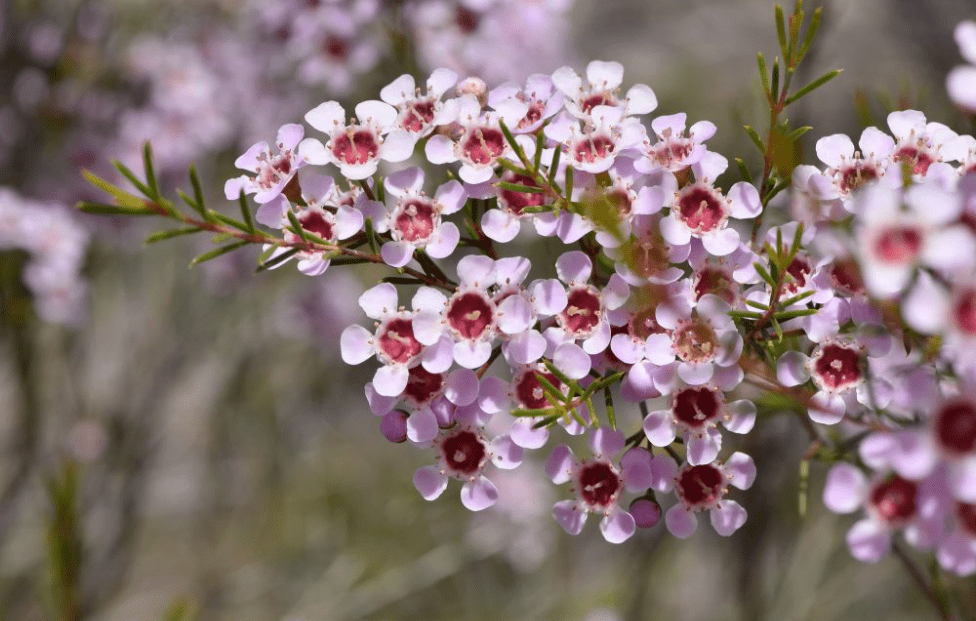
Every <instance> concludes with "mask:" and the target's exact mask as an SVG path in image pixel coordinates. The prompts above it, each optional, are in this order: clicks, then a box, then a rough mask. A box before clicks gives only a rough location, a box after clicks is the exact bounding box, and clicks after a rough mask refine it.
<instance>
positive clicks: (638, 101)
mask: <svg viewBox="0 0 976 621" xmlns="http://www.w3.org/2000/svg"><path fill="white" fill-rule="evenodd" d="M626 108H627V109H626V114H628V115H630V114H647V113H648V112H653V111H654V109H655V108H657V96H656V95H655V94H654V91H653V90H651V87H650V86H647V85H646V84H635V85H633V86H631V87H630V90H628V91H627V98H626Z"/></svg>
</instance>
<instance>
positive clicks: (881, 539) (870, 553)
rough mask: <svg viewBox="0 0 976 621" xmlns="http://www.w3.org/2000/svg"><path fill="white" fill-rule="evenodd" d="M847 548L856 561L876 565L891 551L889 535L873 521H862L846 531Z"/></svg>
mask: <svg viewBox="0 0 976 621" xmlns="http://www.w3.org/2000/svg"><path fill="white" fill-rule="evenodd" d="M847 547H848V548H850V550H851V556H853V557H854V558H856V559H857V560H859V561H861V562H863V563H876V562H878V561H880V560H881V559H882V558H884V556H885V555H886V554H888V550H890V549H891V533H890V532H889V531H888V530H887V529H885V528H884V527H883V526H881V525H880V524H878V523H877V522H875V521H874V520H871V519H864V520H861V521H860V522H858V523H856V524H854V526H852V527H851V529H850V530H849V531H847Z"/></svg>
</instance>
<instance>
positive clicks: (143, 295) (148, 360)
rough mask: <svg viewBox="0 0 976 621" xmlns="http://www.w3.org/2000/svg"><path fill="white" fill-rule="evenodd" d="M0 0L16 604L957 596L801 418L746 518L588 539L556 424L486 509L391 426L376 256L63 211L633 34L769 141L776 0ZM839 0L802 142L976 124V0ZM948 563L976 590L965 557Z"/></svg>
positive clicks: (215, 612) (884, 611) (765, 451)
mask: <svg viewBox="0 0 976 621" xmlns="http://www.w3.org/2000/svg"><path fill="white" fill-rule="evenodd" d="M0 2H2V4H0V279H2V287H3V289H2V296H0V300H2V304H3V306H2V311H3V312H2V313H0V321H2V324H0V329H2V333H0V348H2V354H0V620H4V621H7V620H9V621H35V620H36V621H41V620H44V621H80V620H83V619H84V620H99V621H116V620H118V621H142V620H162V619H168V620H172V621H177V620H180V619H199V620H201V621H217V620H228V621H230V620H234V621H251V620H254V621H266V620H277V619H281V620H288V621H299V620H303V621H318V620H322V621H332V620H337V621H338V620H353V619H411V620H412V619H431V620H436V619H452V620H482V619H484V620H489V619H502V620H509V619H559V620H568V621H576V620H580V621H583V620H587V621H616V620H623V619H626V620H630V619H633V620H637V619H674V620H683V619H689V620H697V619H715V620H726V619H728V620H739V619H742V620H747V619H750V620H751V619H775V620H777V621H792V620H796V621H800V620H810V621H814V620H816V621H833V620H838V621H839V620H858V621H873V620H881V619H884V620H886V621H896V620H908V619H919V620H923V619H934V618H936V617H935V616H934V613H933V612H932V610H931V608H930V607H928V604H927V602H925V601H924V600H923V598H922V597H921V595H920V594H919V592H918V591H917V590H916V588H915V585H913V584H912V583H911V580H910V578H909V577H908V576H907V575H906V574H905V572H904V568H903V567H902V566H901V565H900V564H899V563H898V562H897V560H896V559H888V560H885V561H883V562H881V563H879V564H878V565H876V566H867V565H862V564H859V563H857V562H855V561H853V560H852V559H851V558H850V557H849V555H848V553H847V550H846V547H845V545H844V541H843V535H844V532H845V531H846V529H847V528H848V527H849V525H850V523H851V522H852V520H851V519H850V518H838V517H835V516H831V515H829V514H827V513H826V512H825V511H823V510H822V508H821V507H820V503H819V494H820V487H821V485H822V478H823V474H824V471H823V469H822V468H820V467H818V466H816V465H814V466H813V467H812V468H811V472H810V474H809V481H808V482H807V481H806V479H805V478H804V477H802V476H801V472H800V468H799V463H800V461H801V460H802V458H803V454H804V452H805V450H806V443H805V433H804V432H803V430H802V429H801V428H800V427H799V425H798V424H797V423H796V421H795V420H794V419H793V418H792V417H788V416H776V415H775V412H774V413H771V414H770V415H769V416H768V417H767V418H765V419H764V420H763V421H762V424H761V425H760V426H759V427H758V428H757V431H756V432H754V433H752V434H750V435H749V436H748V437H746V438H744V439H742V440H741V441H740V445H739V446H738V447H737V448H739V449H740V450H745V451H747V452H749V453H750V454H752V455H754V456H755V457H756V461H757V464H758V467H759V473H760V476H759V479H758V481H757V484H756V486H755V487H754V488H753V489H752V490H751V491H750V492H748V493H746V494H744V498H743V500H742V503H743V504H744V506H745V507H746V508H747V510H748V511H749V514H750V519H749V521H748V523H747V524H746V526H745V527H744V528H743V529H742V530H741V531H739V532H738V533H737V534H736V535H735V536H734V537H732V538H730V539H722V538H720V537H717V536H715V535H714V533H712V532H711V531H710V530H709V529H707V528H704V529H702V531H701V532H699V533H698V534H697V535H696V536H695V537H693V538H692V539H691V540H689V541H684V542H681V541H676V540H674V539H673V538H672V537H670V536H669V535H668V534H667V532H666V531H665V530H664V528H663V525H659V526H658V527H657V528H655V529H651V530H648V531H642V532H639V533H638V534H637V536H635V537H634V538H633V539H631V540H630V541H628V542H627V543H626V544H624V545H622V546H612V545H609V544H606V543H605V542H604V541H603V540H602V538H601V537H600V536H599V534H598V532H597V530H596V529H595V528H588V529H586V530H585V531H584V533H583V534H582V535H581V536H579V537H575V538H574V537H569V536H567V535H565V534H564V533H563V532H562V531H561V529H560V528H559V527H558V525H557V524H556V523H555V522H554V521H553V520H552V518H551V516H550V511H551V505H552V503H553V502H554V501H555V500H558V499H560V498H561V496H560V495H561V494H562V493H563V491H564V490H560V489H557V488H554V487H552V486H549V485H548V484H547V483H545V482H544V481H545V479H544V475H543V474H542V473H541V468H540V465H539V462H540V461H541V459H543V458H544V456H538V455H537V456H534V457H533V459H534V461H533V462H532V463H528V464H526V465H525V466H524V467H523V468H521V469H519V470H518V471H515V472H512V473H502V474H499V476H498V480H497V481H496V482H497V483H498V485H499V488H500V493H501V500H500V502H499V503H498V505H497V506H496V507H494V508H493V509H491V510H488V511H486V512H484V513H480V514H472V513H469V512H467V511H466V510H464V509H463V508H462V507H461V505H460V503H459V502H458V499H457V496H456V494H455V493H451V492H450V491H449V493H447V494H445V495H444V496H443V497H442V498H441V499H440V500H438V501H437V502H434V503H428V502H425V501H424V500H423V499H421V498H420V496H419V495H418V494H417V493H416V491H415V490H414V489H413V486H412V484H411V477H412V473H413V471H414V470H415V469H416V468H417V467H418V466H420V465H424V464H426V463H427V462H428V461H429V459H430V456H429V455H427V454H425V453H424V452H422V451H417V450H414V449H412V448H411V447H408V446H404V445H392V444H389V443H388V442H387V441H386V440H385V439H383V437H382V435H381V434H380V433H378V421H377V420H376V419H374V418H373V417H372V416H371V415H370V414H369V411H368V408H367V406H366V403H365V399H364V398H363V394H362V388H361V387H362V385H363V383H364V382H365V381H367V379H368V373H370V372H371V371H370V370H369V369H367V368H365V367H366V366H368V365H364V367H359V368H349V367H346V366H345V365H343V364H342V363H341V361H340V360H339V358H338V351H337V346H338V334H339V332H340V331H341V330H342V328H343V327H344V326H346V325H348V324H350V323H353V322H356V321H360V317H359V316H358V308H357V307H356V306H355V304H354V303H353V300H354V299H355V297H357V296H358V294H359V292H361V291H362V290H363V289H365V288H366V287H368V286H369V284H370V283H372V282H375V280H376V278H377V273H378V272H375V271H370V270H368V269H367V270H362V271H356V270H354V269H346V268H344V269H332V270H329V272H327V273H326V275H324V276H322V277H319V278H308V277H305V276H303V275H301V274H299V273H298V272H297V271H295V270H294V269H293V268H291V267H285V268H283V269H280V270H277V271H274V272H265V273H260V274H256V273H255V270H254V267H255V259H256V255H257V251H256V250H254V251H247V250H245V251H240V252H238V253H237V254H234V255H228V256H224V257H221V258H220V259H218V260H215V261H212V262H209V263H206V264H204V265H201V266H199V267H197V268H194V269H191V270H188V269H187V264H188V262H189V260H190V258H191V257H192V256H193V255H194V254H198V253H200V252H203V251H205V250H206V249H208V248H209V247H210V245H209V240H207V239H206V238H204V237H202V236H201V237H193V238H187V237H184V238H180V239H178V240H173V241H171V242H167V243H163V244H153V245H151V246H148V247H146V246H144V245H143V240H144V239H145V237H146V235H147V234H148V233H149V232H151V231H153V230H155V229H154V223H150V222H144V221H119V220H114V219H110V218H96V217H86V216H82V215H81V214H78V213H75V212H74V211H73V210H72V209H71V206H73V205H74V204H75V203H76V202H77V201H79V200H83V199H93V198H100V197H99V196H98V194H97V193H96V192H94V191H93V189H92V188H90V187H89V186H87V185H86V184H85V183H84V181H83V180H82V178H81V176H80V174H79V170H80V169H81V168H88V169H91V170H93V171H95V172H97V173H99V174H102V175H104V176H106V177H108V178H111V179H117V175H116V176H115V177H113V176H112V175H113V172H114V171H113V169H112V166H111V163H110V160H111V159H118V160H121V161H123V162H125V163H128V164H130V165H137V164H138V161H139V151H140V149H141V145H142V143H143V141H144V140H146V139H150V140H151V141H152V144H153V148H154V152H155V154H156V158H157V167H158V172H159V174H160V177H161V178H162V180H163V182H164V185H165V186H166V187H167V188H169V189H170V190H172V189H174V188H176V187H184V188H186V187H187V186H188V182H187V179H186V169H187V166H188V165H189V164H190V163H191V162H195V163H196V164H197V166H198V168H199V169H200V171H201V176H202V177H203V179H204V185H205V189H206V191H207V193H208V195H210V196H211V197H212V198H213V201H214V204H220V201H221V188H222V185H223V180H224V179H226V178H228V177H230V176H232V175H235V174H236V173H235V171H234V170H233V164H232V162H233V160H234V158H235V157H236V156H237V155H238V154H239V153H241V152H243V150H244V149H245V148H247V146H249V145H250V144H251V143H253V142H254V141H256V140H261V139H267V140H270V139H271V138H273V136H274V132H275V131H276V129H277V127H278V126H279V125H281V124H282V123H286V122H297V121H300V119H301V118H302V115H303V114H304V112H305V111H306V110H308V109H310V108H311V107H313V106H314V105H316V104H317V103H319V102H321V101H324V100H327V99H338V100H340V101H341V102H343V103H345V104H346V105H347V109H349V108H351V106H352V105H353V104H354V103H355V102H357V101H360V100H362V99H367V98H375V97H376V96H377V94H378V91H379V88H380V87H382V86H383V85H385V84H386V83H388V82H389V81H390V80H392V79H393V78H395V77H396V76H398V75H400V74H401V73H403V72H405V71H406V72H411V73H413V74H414V75H416V76H417V77H418V78H419V79H423V78H424V77H426V75H427V74H429V72H430V70H431V69H433V68H434V67H436V66H441V65H445V66H450V67H452V68H454V69H456V70H458V71H459V72H461V73H467V72H471V73H474V74H478V75H482V76H483V77H485V78H486V81H487V82H488V83H489V85H494V84H498V83H500V82H502V81H504V80H506V79H522V78H524V77H525V76H526V75H527V74H529V73H531V72H535V71H542V72H551V71H552V70H554V69H556V68H557V67H559V66H561V65H564V64H570V65H573V66H575V67H576V68H577V69H582V68H583V66H584V65H585V62H586V61H587V60H589V59H604V60H611V59H612V60H619V61H620V62H622V63H624V65H625V67H626V72H625V82H626V83H627V84H631V83H635V82H645V83H647V84H649V85H651V86H652V88H653V89H654V90H655V92H656V93H657V95H658V98H659V100H660V106H659V108H658V110H657V111H656V113H661V114H670V113H674V112H678V111H686V112H688V115H689V120H690V121H695V120H700V119H708V120H711V121H713V122H715V123H716V124H717V125H718V126H719V133H718V134H717V135H716V137H715V139H714V140H713V141H711V142H710V143H709V145H710V148H712V149H713V150H717V151H719V152H720V153H723V154H725V155H726V156H729V157H731V156H734V155H743V156H744V157H745V158H746V160H747V161H748V162H751V163H753V164H754V163H755V162H756V161H757V158H756V157H755V154H754V153H752V152H750V149H751V146H750V145H749V143H748V140H747V138H746V134H745V132H744V131H742V129H741V126H742V124H743V123H749V124H753V125H756V126H757V127H762V126H763V124H764V122H765V118H764V116H763V106H762V101H761V100H760V98H759V97H758V78H757V75H756V69H755V64H756V63H755V54H756V52H757V51H763V52H764V53H765V54H766V55H767V57H768V58H771V57H772V56H773V54H774V53H775V52H774V50H775V49H776V43H775V41H776V38H775V30H774V26H773V4H774V3H773V2H770V1H769V0H681V1H680V2H679V1H677V0H602V1H601V0H524V1H519V0H494V1H493V0H477V1H476V0H465V1H464V2H459V1H458V0H385V1H381V0H375V1H370V0H349V1H346V0H339V1H333V2H329V1H328V0H254V1H245V0H0ZM814 6H823V7H824V18H823V25H822V28H821V33H820V36H819V37H818V41H817V42H816V43H815V45H814V48H813V52H812V53H811V56H810V60H809V61H808V62H809V64H808V65H806V66H805V67H804V69H803V70H802V72H801V75H800V76H799V77H798V80H799V81H801V82H804V81H808V80H810V79H813V78H814V77H816V76H818V75H819V74H821V73H823V72H825V71H827V70H829V69H833V68H843V69H844V73H843V74H842V75H841V77H839V78H838V79H836V80H835V81H833V82H831V83H830V84H829V85H828V86H827V87H825V88H824V89H822V91H820V92H819V95H817V96H815V97H811V98H809V99H807V100H804V102H803V103H802V104H800V105H799V106H798V107H796V108H795V109H793V112H792V116H793V118H792V119H791V120H792V121H793V123H794V125H799V124H809V125H812V126H813V127H814V130H813V131H812V132H810V134H808V138H809V140H808V144H807V145H806V147H807V149H806V150H807V153H805V154H804V156H805V158H806V159H807V160H808V161H809V160H810V158H812V157H813V153H812V145H813V142H814V141H815V140H816V138H819V137H821V136H823V135H827V134H831V133H835V132H841V131H843V132H848V133H856V132H859V131H860V129H861V128H862V127H864V126H865V125H866V124H877V125H879V126H881V127H884V117H885V115H886V113H887V112H888V111H890V110H891V109H895V108H903V107H918V108H920V109H923V110H925V111H926V113H927V114H928V116H929V118H930V119H933V120H939V121H942V122H945V123H946V124H948V125H950V126H952V127H953V128H955V129H957V130H959V131H964V130H968V131H971V130H972V126H971V119H969V118H967V117H965V116H963V115H962V114H961V113H959V112H958V111H956V110H954V109H953V108H952V107H951V105H950V104H949V102H948V100H947V98H946V96H945V94H944V87H943V84H944V78H945V74H946V72H947V71H948V70H949V69H950V68H951V67H952V66H954V65H955V64H957V63H959V62H960V60H959V57H958V51H957V49H956V46H955V43H954V41H953V38H952V30H953V27H954V25H955V24H956V23H957V22H958V21H960V20H962V19H967V18H971V17H974V16H976V3H974V2H972V1H965V0H858V1H857V2H853V1H850V0H835V1H826V0H823V1H821V2H819V3H817V2H808V9H812V8H813V7H814ZM787 8H788V7H787ZM731 175H732V173H729V174H728V176H731ZM228 207H231V206H228ZM25 214H26V215H25ZM18 218H19V220H18ZM24 220H27V221H28V225H27V226H25V225H24V223H23V221H24ZM155 224H156V228H158V227H159V226H160V225H161V223H155ZM536 252H538V253H539V254H537V255H536V256H540V257H542V258H545V257H546V256H548V255H547V254H546V253H547V252H550V251H549V250H546V249H541V250H538V251H536ZM551 256H552V257H554V256H555V254H551ZM619 416H620V417H621V419H622V420H623V421H625V425H628V426H629V428H630V431H633V430H634V429H637V427H638V417H637V413H636V411H634V412H629V411H624V412H623V413H622V414H620V415H619ZM806 486H808V487H809V489H807V490H806V491H804V489H805V487H806ZM801 498H805V499H806V502H805V503H804V501H803V500H801ZM802 504H805V505H806V506H807V508H806V510H805V511H802V510H801V505H802ZM591 526H592V525H591ZM950 586H951V587H952V588H953V589H955V590H956V591H957V593H958V594H959V595H960V597H961V598H962V599H963V600H964V602H965V603H966V605H967V606H968V608H969V609H970V610H976V587H974V585H973V583H972V582H965V581H962V580H957V581H954V582H953V583H952V584H951V585H950Z"/></svg>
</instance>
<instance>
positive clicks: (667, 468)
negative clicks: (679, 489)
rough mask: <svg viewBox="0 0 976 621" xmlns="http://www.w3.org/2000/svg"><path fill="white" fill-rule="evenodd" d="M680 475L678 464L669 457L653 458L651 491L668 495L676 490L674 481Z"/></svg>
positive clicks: (659, 456) (657, 456)
mask: <svg viewBox="0 0 976 621" xmlns="http://www.w3.org/2000/svg"><path fill="white" fill-rule="evenodd" d="M677 475H678V464H676V463H675V461H674V459H672V458H671V457H670V456H668V455H655V456H654V457H652V458H651V489H653V490H654V491H655V492H659V493H661V494H668V493H670V492H671V490H673V489H674V479H675V477H676V476H677Z"/></svg>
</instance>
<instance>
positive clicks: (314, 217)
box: [298, 209, 335, 241]
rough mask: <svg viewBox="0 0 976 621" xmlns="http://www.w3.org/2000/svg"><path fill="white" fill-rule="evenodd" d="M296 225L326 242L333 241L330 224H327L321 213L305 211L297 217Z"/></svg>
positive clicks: (327, 221) (332, 231)
mask: <svg viewBox="0 0 976 621" xmlns="http://www.w3.org/2000/svg"><path fill="white" fill-rule="evenodd" d="M298 223H299V224H301V225H302V228H303V229H305V230H306V231H308V232H310V233H314V234H315V235H318V236H319V237H321V238H322V239H324V240H326V241H333V240H335V237H334V234H335V232H334V230H333V228H332V223H331V222H329V220H328V219H327V218H326V217H325V215H324V214H323V213H322V212H321V211H318V210H314V209H313V210H309V211H306V212H305V213H303V214H301V215H300V216H298Z"/></svg>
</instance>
